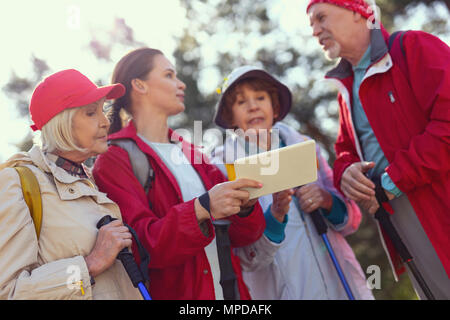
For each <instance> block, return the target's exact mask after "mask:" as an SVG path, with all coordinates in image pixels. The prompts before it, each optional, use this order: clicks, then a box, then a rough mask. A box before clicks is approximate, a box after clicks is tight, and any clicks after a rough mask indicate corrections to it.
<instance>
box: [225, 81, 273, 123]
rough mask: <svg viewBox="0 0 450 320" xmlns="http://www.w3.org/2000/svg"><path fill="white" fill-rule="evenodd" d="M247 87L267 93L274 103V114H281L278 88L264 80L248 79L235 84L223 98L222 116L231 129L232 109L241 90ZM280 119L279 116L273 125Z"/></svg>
mask: <svg viewBox="0 0 450 320" xmlns="http://www.w3.org/2000/svg"><path fill="white" fill-rule="evenodd" d="M245 85H246V86H248V87H250V88H251V89H252V90H255V91H265V92H267V93H268V94H269V96H270V100H271V102H272V109H273V113H274V114H278V115H279V114H280V109H281V106H280V98H279V94H278V88H277V87H276V86H275V85H274V84H272V83H271V82H269V81H267V80H264V79H260V78H256V77H253V78H246V79H243V80H241V81H238V82H236V83H234V84H233V85H232V86H231V87H230V88H228V90H227V91H226V92H225V94H224V97H223V108H222V112H221V115H220V116H221V117H222V119H223V120H224V121H225V122H226V123H227V124H228V125H229V126H230V127H231V123H232V122H233V113H232V112H231V107H232V106H233V104H234V103H235V102H236V99H237V95H238V93H239V88H240V87H242V86H245ZM278 117H279V116H277V117H276V118H274V119H273V123H275V122H277V121H278V120H279V119H278Z"/></svg>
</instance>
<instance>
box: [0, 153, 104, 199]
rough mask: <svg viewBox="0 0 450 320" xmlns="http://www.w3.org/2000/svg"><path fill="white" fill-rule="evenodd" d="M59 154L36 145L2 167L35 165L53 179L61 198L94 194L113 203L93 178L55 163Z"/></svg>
mask: <svg viewBox="0 0 450 320" xmlns="http://www.w3.org/2000/svg"><path fill="white" fill-rule="evenodd" d="M54 159H57V156H53V155H51V154H45V153H44V152H43V151H42V150H41V148H40V147H39V146H37V145H34V146H33V147H32V148H31V149H30V151H28V152H20V153H18V154H16V155H14V156H13V157H11V158H10V159H8V160H7V161H6V162H5V163H4V164H2V165H1V166H0V169H3V168H5V167H15V166H21V165H33V166H35V167H37V168H39V170H41V171H42V172H44V173H46V174H47V176H48V177H49V178H50V179H51V180H53V182H54V185H55V187H56V191H57V193H58V195H59V197H60V198H61V200H75V199H78V198H81V197H85V196H92V197H93V198H94V199H95V201H96V202H97V203H99V204H104V203H113V202H112V201H111V200H110V199H108V198H107V197H106V194H104V193H102V192H100V191H98V190H97V187H96V185H95V184H94V183H93V182H92V181H93V179H92V178H91V179H85V178H80V177H77V176H72V175H70V174H69V173H67V172H66V170H64V169H63V168H60V167H58V166H57V165H56V164H55V163H54V161H53V160H54ZM84 169H85V171H86V173H87V174H88V176H90V177H91V173H90V170H89V169H88V168H87V167H84Z"/></svg>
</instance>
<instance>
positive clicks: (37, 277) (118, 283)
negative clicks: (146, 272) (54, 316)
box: [0, 70, 140, 299]
mask: <svg viewBox="0 0 450 320" xmlns="http://www.w3.org/2000/svg"><path fill="white" fill-rule="evenodd" d="M124 92H125V88H124V87H123V86H122V85H120V84H115V85H110V86H105V87H100V88H99V87H97V86H96V85H95V84H94V83H92V82H91V81H90V80H89V79H88V78H86V77H85V76H84V75H83V74H81V73H80V72H78V71H76V70H64V71H60V72H58V73H55V74H53V75H51V76H49V77H47V78H46V79H45V80H44V81H42V82H41V83H40V84H39V85H38V86H37V87H36V89H35V91H34V93H33V96H32V98H31V103H30V114H31V118H32V120H33V121H34V125H33V126H32V128H33V130H41V140H42V147H40V146H37V145H35V146H33V147H32V148H31V150H30V151H29V152H22V153H18V154H16V155H14V156H13V157H11V158H10V159H9V160H7V161H6V162H5V163H3V164H2V165H0V270H1V272H0V299H140V294H139V291H138V290H137V289H135V288H133V285H132V283H131V281H130V280H129V278H128V276H127V273H126V271H125V269H124V268H123V266H122V264H121V263H120V262H119V261H118V260H116V257H117V254H118V253H119V251H120V250H122V249H123V248H126V247H129V246H131V243H132V240H131V234H130V232H129V231H128V228H127V227H125V226H124V225H123V223H122V222H121V214H120V210H119V207H118V206H117V205H116V204H115V203H114V202H113V201H111V200H110V199H108V198H107V197H106V195H105V194H104V193H102V192H99V191H98V189H97V187H96V185H95V184H94V182H93V180H92V176H91V174H90V172H89V170H88V168H87V167H85V166H84V165H83V162H84V161H85V160H87V159H88V158H90V157H92V156H95V155H97V154H100V153H102V152H105V151H106V150H107V148H108V146H107V140H106V136H107V132H108V129H109V121H108V119H107V118H106V117H105V115H104V114H103V104H104V102H105V100H106V99H113V98H118V97H120V96H122V95H123V94H124ZM19 167H20V168H28V169H29V170H31V171H29V172H30V173H31V175H34V176H35V177H36V179H37V181H38V184H37V185H38V187H39V188H38V189H39V190H37V192H38V197H39V196H40V198H41V204H42V220H41V221H38V220H37V219H33V218H32V216H31V214H34V213H36V212H37V211H36V210H37V208H36V207H37V205H36V203H37V202H33V201H32V202H31V203H26V202H25V200H24V198H26V195H25V196H24V194H23V193H24V191H23V190H24V188H25V184H26V183H30V178H24V180H21V178H20V177H19V174H18V172H19V171H16V170H15V169H18V168H19ZM34 190H36V189H34ZM32 193H33V192H32ZM33 205H34V207H33ZM105 215H110V216H112V217H114V218H117V220H115V221H113V222H111V223H110V224H108V225H106V226H104V227H102V228H101V229H100V230H97V227H96V224H97V222H98V221H99V220H100V219H101V218H102V217H103V216H105Z"/></svg>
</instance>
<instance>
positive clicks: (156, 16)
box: [0, 0, 450, 162]
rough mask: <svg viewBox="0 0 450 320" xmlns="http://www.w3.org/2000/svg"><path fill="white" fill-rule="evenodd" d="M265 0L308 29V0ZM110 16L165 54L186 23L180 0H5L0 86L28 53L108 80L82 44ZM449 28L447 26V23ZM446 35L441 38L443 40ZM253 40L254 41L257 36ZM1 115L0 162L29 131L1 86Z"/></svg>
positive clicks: (285, 24) (24, 69)
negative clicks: (305, 13)
mask: <svg viewBox="0 0 450 320" xmlns="http://www.w3.org/2000/svg"><path fill="white" fill-rule="evenodd" d="M267 2H268V8H269V17H270V18H271V19H276V20H277V21H279V22H280V32H294V33H299V34H309V33H310V32H311V30H310V27H309V23H308V19H307V18H306V16H305V15H303V13H304V12H305V7H306V3H307V0H268V1H267ZM423 10H425V8H423ZM115 17H119V18H124V19H125V22H126V24H127V25H128V26H130V27H131V28H132V29H133V31H134V36H135V39H136V40H138V41H142V42H144V43H145V44H146V45H148V46H150V47H154V48H158V49H161V50H162V51H163V52H165V54H166V55H167V56H168V57H169V58H170V56H171V54H172V53H173V51H174V49H175V47H176V43H175V40H174V39H173V36H175V35H181V33H182V31H183V28H185V27H187V26H188V21H187V20H186V19H185V10H184V8H182V7H181V6H180V5H179V0H164V1H163V0H128V1H118V0H108V1H106V0H70V1H69V0H39V1H31V0H16V1H4V2H2V4H1V6H0V30H2V31H1V38H2V44H3V45H2V59H0V88H1V87H3V86H4V85H5V84H6V82H7V81H8V79H9V77H10V76H11V73H12V71H14V72H16V74H18V75H19V76H22V77H28V76H29V75H30V74H32V73H31V72H32V70H31V66H32V65H31V56H32V55H35V56H36V57H37V58H41V59H43V60H45V61H46V62H47V63H48V64H49V67H50V68H51V69H52V70H53V71H55V72H56V71H59V70H62V69H67V68H75V69H78V70H80V71H81V72H82V73H84V74H85V75H87V76H88V77H89V78H90V79H92V80H97V79H99V78H103V79H109V78H110V75H111V72H112V68H113V67H112V64H111V63H101V62H99V61H98V60H97V59H96V58H95V57H94V55H93V54H92V53H91V52H90V51H89V50H88V49H87V45H88V43H89V41H90V40H91V39H93V38H97V39H98V40H100V41H101V40H102V39H104V37H106V35H107V32H108V31H109V30H111V29H112V27H113V21H114V18H115ZM424 19H426V16H425V15H424V14H422V13H421V12H420V10H419V12H417V14H416V17H414V19H412V18H411V19H410V20H409V24H408V25H407V27H408V28H409V29H410V28H416V29H417V28H420V27H421V24H419V23H421V22H424V21H423V20H424ZM411 21H412V24H411ZM401 22H402V25H403V24H405V22H404V21H401ZM414 22H415V24H414ZM448 27H449V28H450V25H449V26H448ZM229 36H230V37H231V36H232V35H229ZM449 37H450V32H449ZM449 37H447V39H446V41H447V43H449ZM254 41H256V42H257V39H256V40H255V39H254ZM296 45H304V44H296ZM306 47H307V48H306ZM306 49H308V50H310V49H311V46H310V44H309V43H308V45H307V46H305V50H306ZM128 50H129V49H125V48H123V50H121V49H120V48H119V49H116V51H114V52H113V53H112V60H113V61H118V60H119V59H120V57H122V56H123V55H124V54H125V53H126V52H127V51H128ZM230 50H231V49H230ZM202 54H203V52H202ZM204 54H205V55H207V54H208V52H207V51H205V52H204ZM216 76H217V75H216ZM205 83H206V86H208V85H210V86H213V87H214V88H215V87H216V86H217V83H216V81H209V82H205ZM202 86H205V84H202ZM214 88H212V89H211V88H207V89H208V90H214ZM0 114H1V115H2V116H1V117H0V162H2V161H4V160H6V159H7V158H8V157H9V156H11V155H12V154H14V153H15V152H16V151H17V148H16V147H15V146H14V144H16V143H19V142H20V141H21V140H22V139H23V138H24V137H25V136H26V135H27V134H28V133H29V132H31V130H30V129H29V121H28V120H27V119H26V118H25V119H24V118H21V117H19V116H18V114H17V112H16V110H15V105H14V103H13V102H12V101H11V100H9V99H8V98H7V97H6V96H5V94H4V92H3V91H2V90H0Z"/></svg>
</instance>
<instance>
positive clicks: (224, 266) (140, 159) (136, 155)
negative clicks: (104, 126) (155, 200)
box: [108, 139, 240, 300]
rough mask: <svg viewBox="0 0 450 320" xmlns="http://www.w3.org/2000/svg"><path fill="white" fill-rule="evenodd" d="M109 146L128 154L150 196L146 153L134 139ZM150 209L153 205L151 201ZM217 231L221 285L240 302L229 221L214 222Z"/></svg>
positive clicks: (150, 170)
mask: <svg viewBox="0 0 450 320" xmlns="http://www.w3.org/2000/svg"><path fill="white" fill-rule="evenodd" d="M108 143H109V145H115V146H118V147H120V148H122V149H123V150H125V151H126V152H127V153H128V157H129V158H130V163H131V167H132V169H133V173H134V175H135V177H136V178H137V179H138V181H139V183H140V184H141V185H142V187H143V188H144V191H145V194H148V191H149V190H150V188H151V186H152V181H153V179H154V178H155V176H154V170H153V168H152V167H151V165H150V163H149V161H148V159H147V156H146V155H145V153H144V152H143V151H142V150H141V149H139V147H138V146H137V144H136V142H135V141H134V140H133V139H115V140H109V141H108ZM149 206H150V209H151V208H152V204H151V202H150V200H149ZM213 226H214V229H215V231H216V246H217V254H218V256H219V269H220V271H221V277H220V285H221V286H222V290H223V295H224V299H225V300H239V297H240V294H239V289H238V286H237V281H236V279H237V278H236V275H235V273H234V270H233V265H232V260H231V247H230V239H229V236H228V227H229V222H228V221H220V220H219V221H214V222H213Z"/></svg>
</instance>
